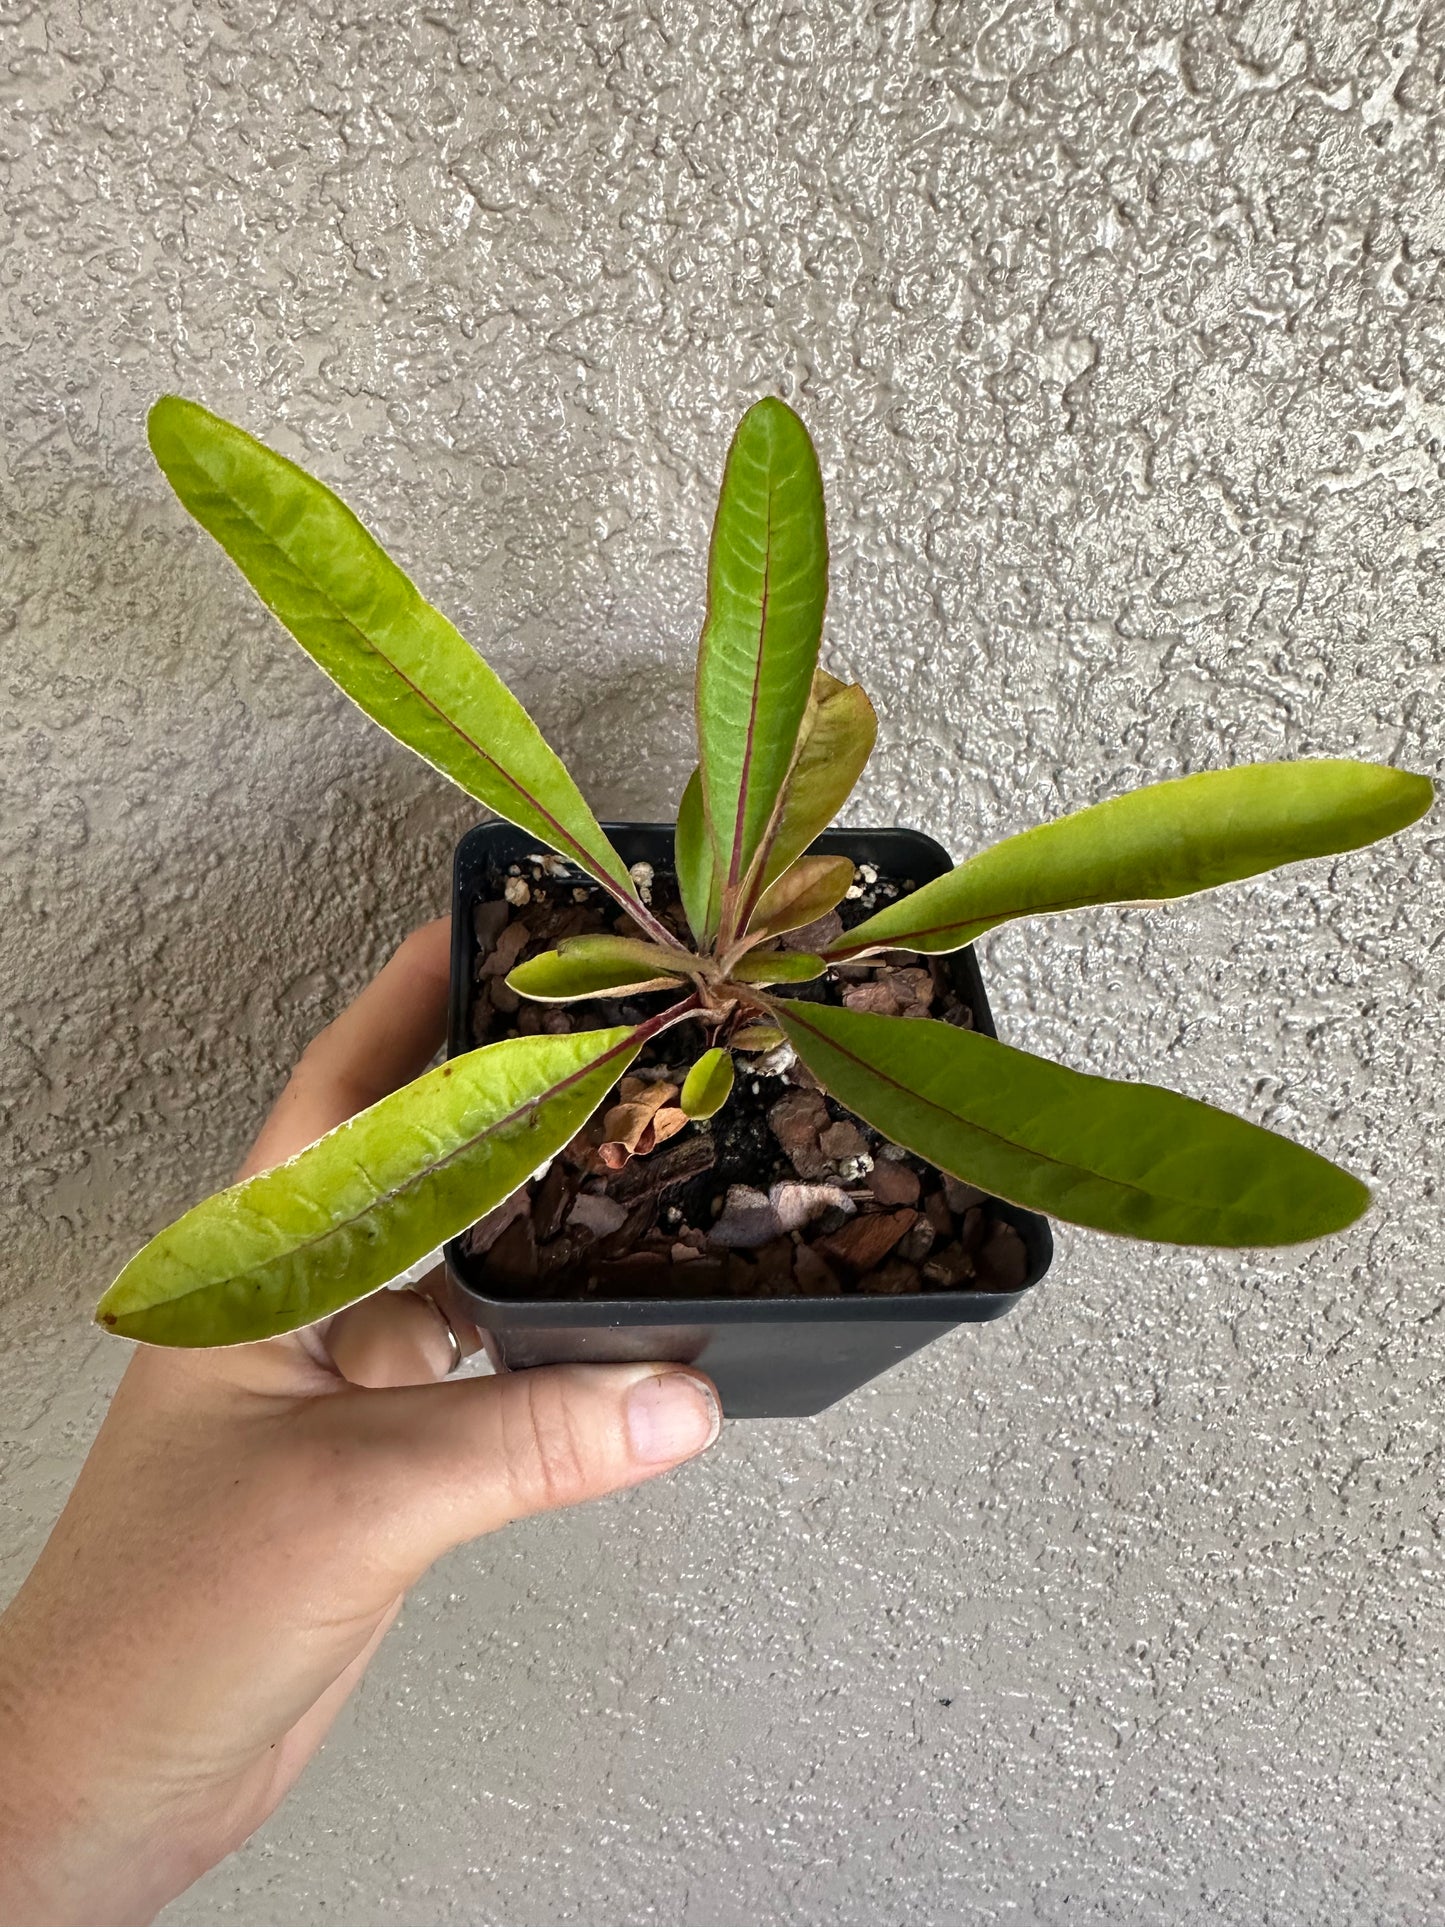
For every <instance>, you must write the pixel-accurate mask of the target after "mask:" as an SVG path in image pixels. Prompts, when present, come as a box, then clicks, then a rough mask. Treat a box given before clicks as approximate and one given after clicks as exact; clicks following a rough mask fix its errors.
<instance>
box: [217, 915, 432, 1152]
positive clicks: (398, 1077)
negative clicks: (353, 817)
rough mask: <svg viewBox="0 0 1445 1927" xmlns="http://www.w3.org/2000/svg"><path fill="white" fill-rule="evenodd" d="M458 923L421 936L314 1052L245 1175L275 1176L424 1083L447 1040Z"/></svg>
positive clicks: (428, 928) (428, 926)
mask: <svg viewBox="0 0 1445 1927" xmlns="http://www.w3.org/2000/svg"><path fill="white" fill-rule="evenodd" d="M450 928H451V926H450V923H449V922H448V920H447V918H445V917H438V918H437V919H436V920H435V921H434V922H432V923H424V924H423V925H422V926H421V928H420V929H419V930H413V931H412V933H411V935H410V936H409V937H407V938H406V940H405V941H404V942H403V943H402V945H401V947H400V948H399V949H398V950H397V952H396V954H395V956H393V957H392V959H391V961H390V962H389V963H387V964H386V965H384V966H383V968H382V969H381V970H380V971H379V972H378V974H377V975H376V976H375V977H374V978H373V979H372V981H371V982H370V983H369V984H368V985H367V986H366V988H365V990H363V991H362V993H361V995H360V996H359V997H358V998H357V999H356V1001H355V1002H354V1003H353V1004H350V1005H348V1007H347V1008H346V1009H345V1010H343V1011H342V1013H341V1015H340V1016H339V1017H338V1018H337V1019H336V1020H335V1022H334V1023H331V1024H328V1025H327V1027H326V1029H325V1030H323V1031H321V1032H320V1033H319V1034H318V1035H317V1036H316V1037H314V1038H313V1039H312V1041H311V1042H310V1043H309V1044H308V1045H307V1047H306V1049H305V1051H304V1052H303V1053H302V1056H301V1061H300V1062H299V1063H298V1064H297V1066H296V1068H295V1070H294V1071H293V1072H292V1074H291V1077H290V1080H289V1082H288V1083H287V1085H286V1088H285V1090H284V1091H282V1093H281V1095H280V1097H279V1098H278V1099H277V1102H276V1107H275V1109H274V1110H273V1111H272V1113H271V1115H270V1116H269V1117H268V1118H267V1120H266V1122H265V1123H264V1124H263V1125H262V1127H261V1131H260V1135H259V1136H258V1137H257V1139H256V1142H255V1143H254V1144H253V1145H252V1146H251V1149H250V1151H249V1152H248V1153H247V1156H246V1160H245V1162H244V1163H243V1164H242V1166H241V1169H240V1172H239V1176H241V1177H243V1178H245V1177H250V1176H251V1175H252V1174H253V1173H254V1172H257V1171H268V1170H270V1168H271V1167H272V1165H275V1164H281V1163H283V1162H284V1161H285V1160H286V1159H287V1158H289V1157H292V1156H294V1155H295V1153H296V1152H297V1151H300V1150H303V1149H304V1148H305V1147H306V1146H307V1145H308V1144H314V1143H315V1142H316V1140H317V1138H319V1137H324V1136H325V1134H326V1133H327V1132H328V1131H329V1130H332V1129H333V1128H334V1127H335V1126H336V1125H338V1124H342V1123H344V1122H345V1121H346V1119H347V1118H348V1117H352V1116H354V1115H355V1113H356V1112H357V1111H364V1110H365V1109H366V1107H367V1105H369V1104H375V1103H376V1102H377V1100H378V1099H379V1098H383V1097H385V1096H386V1095H387V1094H388V1092H390V1091H394V1090H397V1089H399V1088H400V1086H401V1085H403V1084H406V1083H409V1082H410V1080H411V1079H412V1078H413V1077H419V1076H420V1075H421V1073H422V1072H423V1071H424V1070H425V1069H426V1067H427V1065H428V1064H429V1063H430V1062H431V1060H432V1058H433V1057H434V1056H435V1055H436V1052H437V1050H438V1048H439V1047H440V1045H441V1043H442V1040H443V1038H444V1037H445V1035H446V1011H447V984H448V978H449V971H450V942H451V940H450Z"/></svg>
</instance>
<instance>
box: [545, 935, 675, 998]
mask: <svg viewBox="0 0 1445 1927" xmlns="http://www.w3.org/2000/svg"><path fill="white" fill-rule="evenodd" d="M686 962H687V960H686V958H685V957H684V955H683V953H682V952H681V951H679V950H664V949H663V948H662V946H661V944H655V943H639V942H638V941H637V940H636V938H633V937H566V938H564V939H563V941H562V942H561V943H559V944H558V946H557V948H556V949H555V950H543V951H541V952H540V953H539V954H538V955H537V956H535V957H528V958H527V960H526V962H525V963H519V964H518V965H517V966H516V968H515V969H514V970H513V971H512V972H511V974H510V975H509V976H508V978H507V982H508V983H509V984H510V985H511V987H512V989H513V990H515V991H516V992H517V994H518V996H520V997H531V998H533V999H535V1000H536V1001H537V1002H538V1003H546V1004H565V1003H572V1002H575V1001H576V1000H577V999H578V998H579V997H605V996H609V995H612V994H613V993H615V992H617V991H619V990H627V991H634V992H635V991H643V990H666V989H667V988H668V986H669V985H673V986H678V980H679V979H680V978H685V977H686V975H687V970H686Z"/></svg>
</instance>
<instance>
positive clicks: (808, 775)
mask: <svg viewBox="0 0 1445 1927" xmlns="http://www.w3.org/2000/svg"><path fill="white" fill-rule="evenodd" d="M877 735H878V718H877V716H876V715H875V714H874V713H873V705H872V703H870V702H869V700H868V698H867V696H866V695H865V694H864V693H863V690H862V689H861V688H860V687H859V685H858V684H857V683H845V682H840V681H839V680H838V678H837V677H836V676H830V675H829V674H828V673H827V671H826V670H823V669H820V670H819V671H818V672H817V674H816V675H815V676H814V678H813V693H812V696H811V698H810V699H809V702H808V707H807V709H806V711H805V712H804V715H803V723H802V729H801V732H800V734H799V738H798V753H797V756H796V758H795V759H794V762H793V767H792V769H791V770H790V771H789V773H788V780H787V782H786V784H785V785H784V787H783V793H782V796H781V798H780V799H779V807H778V812H777V819H776V821H777V827H776V828H775V830H774V831H773V834H772V836H771V837H770V838H769V840H768V844H767V848H766V852H765V856H766V860H765V862H764V863H763V864H762V865H761V866H760V870H759V879H760V883H761V887H762V888H763V889H766V888H767V887H768V886H769V885H770V884H772V883H773V882H775V881H776V880H777V878H778V877H780V876H781V875H782V874H783V872H784V870H786V869H787V867H788V865H789V864H790V863H794V862H796V861H797V859H798V858H799V857H800V856H801V855H802V854H803V852H804V851H805V850H806V849H807V848H808V846H809V844H811V843H812V842H813V840H814V838H815V837H818V836H821V835H822V833H823V831H824V830H826V829H827V827H828V825H829V824H830V823H831V822H832V821H833V818H834V817H835V816H836V815H837V814H838V812H839V810H841V809H842V807H843V805H844V804H845V803H846V802H847V801H848V798H849V797H850V796H851V795H852V794H853V788H854V785H855V784H856V783H857V781H858V778H859V777H860V776H861V775H862V774H863V768H864V765H865V764H866V763H867V761H868V758H869V757H870V756H871V755H872V754H873V744H874V741H875V740H876V738H877Z"/></svg>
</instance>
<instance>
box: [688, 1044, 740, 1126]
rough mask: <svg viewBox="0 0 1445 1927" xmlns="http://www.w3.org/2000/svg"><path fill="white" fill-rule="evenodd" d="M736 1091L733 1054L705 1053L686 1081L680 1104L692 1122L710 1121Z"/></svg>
mask: <svg viewBox="0 0 1445 1927" xmlns="http://www.w3.org/2000/svg"><path fill="white" fill-rule="evenodd" d="M732 1088H733V1060H732V1053H731V1052H730V1051H725V1050H709V1051H704V1052H703V1054H702V1056H701V1057H699V1058H698V1060H697V1062H696V1063H695V1064H694V1065H693V1067H692V1069H691V1070H690V1071H689V1072H688V1074H687V1076H686V1077H685V1078H684V1079H683V1085H682V1096H681V1098H680V1099H679V1100H678V1101H679V1103H680V1104H681V1106H682V1108H683V1110H684V1111H686V1112H687V1114H688V1116H689V1117H691V1118H703V1117H711V1116H712V1114H713V1112H714V1111H719V1110H721V1109H722V1107H723V1105H724V1104H726V1103H727V1101H728V1098H729V1096H730V1095H731V1094H732Z"/></svg>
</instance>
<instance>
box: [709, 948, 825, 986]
mask: <svg viewBox="0 0 1445 1927" xmlns="http://www.w3.org/2000/svg"><path fill="white" fill-rule="evenodd" d="M827 968H828V966H827V964H826V963H824V961H823V959H822V958H821V957H815V956H813V955H812V953H811V952H810V951H807V950H749V951H747V952H746V953H745V954H744V955H743V956H741V957H739V958H738V960H737V962H736V963H735V964H734V965H733V967H732V969H731V970H730V971H729V972H728V975H729V976H730V977H732V978H733V979H734V981H735V982H737V983H740V984H805V983H808V982H809V981H810V980H811V979H812V978H814V977H821V976H822V974H823V972H824V971H825V970H826V969H827Z"/></svg>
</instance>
